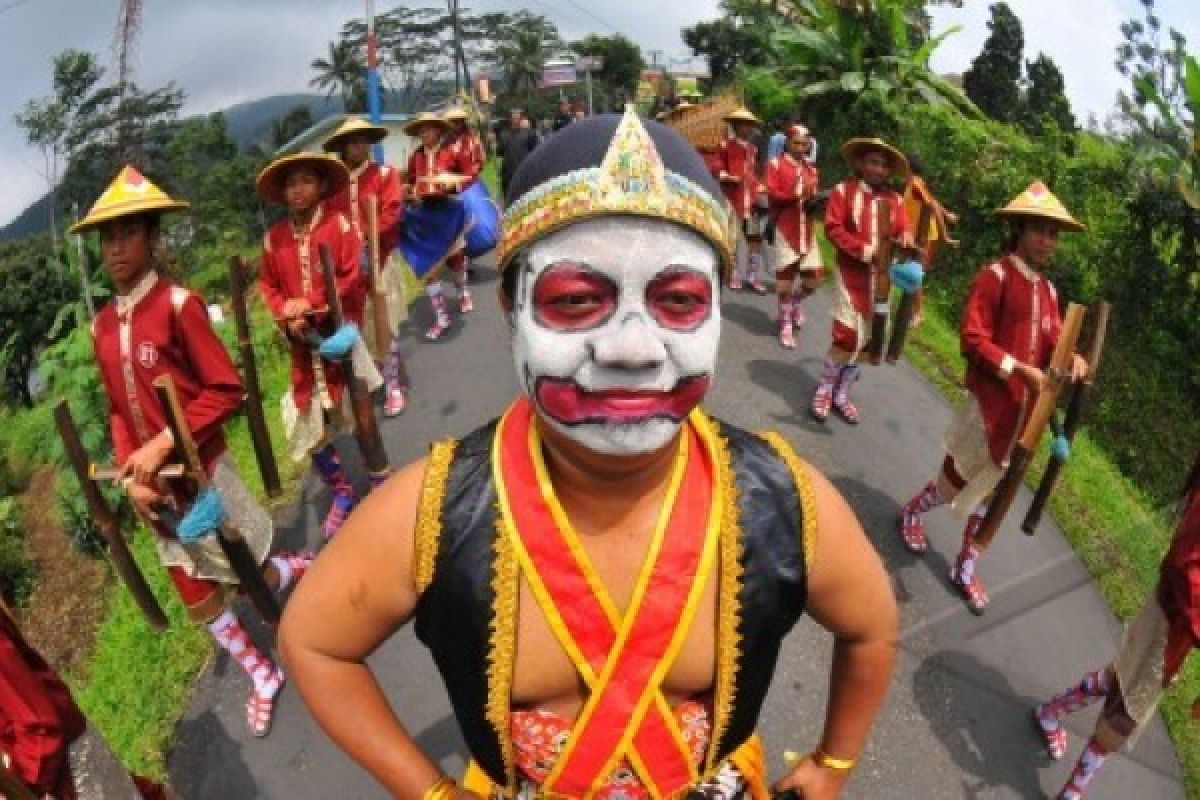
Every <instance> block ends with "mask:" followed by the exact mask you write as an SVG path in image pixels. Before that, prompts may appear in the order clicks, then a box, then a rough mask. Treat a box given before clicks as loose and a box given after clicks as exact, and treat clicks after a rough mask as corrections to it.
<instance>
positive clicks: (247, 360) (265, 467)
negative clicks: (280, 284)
mask: <svg viewBox="0 0 1200 800" xmlns="http://www.w3.org/2000/svg"><path fill="white" fill-rule="evenodd" d="M229 285H230V287H231V289H232V291H233V319H234V323H235V324H236V326H237V337H238V352H239V354H240V355H241V361H242V380H243V381H244V382H245V384H246V399H245V403H244V406H245V409H246V422H247V423H248V425H249V427H250V441H251V443H252V444H253V445H254V460H255V461H256V462H257V463H258V473H259V475H261V476H262V482H263V487H264V488H265V489H266V490H267V494H268V495H270V496H271V497H278V496H279V495H280V494H282V493H283V484H282V482H281V481H280V480H279V465H278V464H277V463H276V462H275V450H274V448H272V447H271V433H270V431H269V429H268V428H267V418H266V415H265V414H264V413H263V400H262V389H260V388H259V385H258V364H257V362H256V361H255V358H254V341H253V340H252V339H251V338H250V312H249V311H248V310H247V308H246V262H245V261H244V260H243V259H242V257H241V256H233V257H232V258H230V259H229Z"/></svg>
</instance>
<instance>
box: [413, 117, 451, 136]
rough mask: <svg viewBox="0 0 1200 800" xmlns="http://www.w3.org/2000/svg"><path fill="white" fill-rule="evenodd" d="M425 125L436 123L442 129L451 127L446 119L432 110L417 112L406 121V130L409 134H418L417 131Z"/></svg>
mask: <svg viewBox="0 0 1200 800" xmlns="http://www.w3.org/2000/svg"><path fill="white" fill-rule="evenodd" d="M423 125H436V126H438V127H439V128H441V129H442V130H446V129H447V128H449V127H450V124H449V123H448V122H446V120H444V119H442V118H441V117H440V116H439V115H437V114H434V113H433V112H432V111H422V112H421V113H420V114H417V115H416V116H415V117H413V118H412V119H410V120H409V121H408V122H406V123H404V132H405V133H407V134H408V135H409V136H416V135H417V131H419V130H420V129H421V126H423Z"/></svg>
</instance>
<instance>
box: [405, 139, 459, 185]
mask: <svg viewBox="0 0 1200 800" xmlns="http://www.w3.org/2000/svg"><path fill="white" fill-rule="evenodd" d="M442 174H458V158H457V156H456V155H455V153H454V150H453V148H452V147H448V146H439V147H435V148H433V149H432V150H430V149H429V148H428V147H425V145H421V146H420V147H418V148H417V149H416V150H413V151H412V153H411V154H409V156H408V175H407V179H408V183H409V185H411V186H416V185H417V181H418V180H419V179H421V178H424V177H427V176H430V175H442ZM463 174H465V173H463ZM422 191H428V187H422Z"/></svg>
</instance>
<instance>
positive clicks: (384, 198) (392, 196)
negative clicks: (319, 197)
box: [325, 161, 404, 256]
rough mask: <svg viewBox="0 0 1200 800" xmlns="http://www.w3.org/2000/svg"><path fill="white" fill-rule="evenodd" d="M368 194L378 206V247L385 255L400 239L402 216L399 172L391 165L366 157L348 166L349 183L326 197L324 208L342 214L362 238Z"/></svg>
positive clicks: (402, 206)
mask: <svg viewBox="0 0 1200 800" xmlns="http://www.w3.org/2000/svg"><path fill="white" fill-rule="evenodd" d="M371 198H375V200H376V203H377V207H378V209H379V212H378V221H379V222H378V224H379V250H380V253H381V254H383V255H384V256H386V255H387V254H388V253H390V252H391V251H392V250H393V249H394V248H395V247H396V242H397V241H399V239H400V223H401V220H403V218H404V194H403V192H402V190H401V186H400V173H398V172H397V171H396V170H395V168H394V167H392V166H391V165H388V164H376V163H375V162H373V161H368V162H366V163H364V164H363V165H362V166H360V167H359V168H358V169H356V170H351V171H350V183H349V185H347V186H346V188H345V189H343V190H342V191H340V192H338V193H337V194H335V195H333V196H332V197H330V198H329V199H328V200H326V201H325V211H326V212H327V213H333V212H337V213H340V214H342V215H344V216H345V217H346V219H348V220H350V225H351V226H352V227H353V228H354V232H355V233H356V234H357V235H358V238H359V239H361V240H363V241H364V242H365V241H366V238H367V219H368V214H369V212H368V210H367V209H368V204H369V203H370V202H371Z"/></svg>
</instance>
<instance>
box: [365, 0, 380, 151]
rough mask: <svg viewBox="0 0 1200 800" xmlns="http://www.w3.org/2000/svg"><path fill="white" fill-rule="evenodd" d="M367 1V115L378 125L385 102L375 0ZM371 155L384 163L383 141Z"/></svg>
mask: <svg viewBox="0 0 1200 800" xmlns="http://www.w3.org/2000/svg"><path fill="white" fill-rule="evenodd" d="M366 3H367V9H366V11H367V116H368V117H369V118H370V120H371V124H373V125H378V124H380V123H381V122H382V121H383V104H382V103H381V102H380V97H379V51H378V48H377V47H376V45H375V0H366ZM371 151H372V152H371V155H372V156H373V157H374V158H375V160H376V161H378V162H379V163H383V143H382V142H380V143H378V144H376V145H375V146H374V147H372V148H371Z"/></svg>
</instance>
